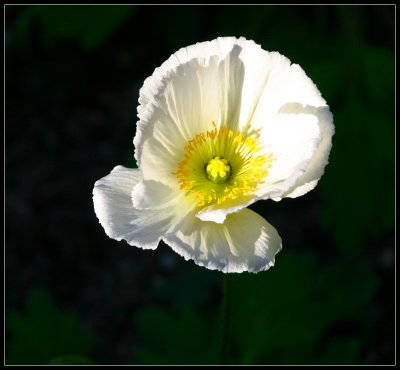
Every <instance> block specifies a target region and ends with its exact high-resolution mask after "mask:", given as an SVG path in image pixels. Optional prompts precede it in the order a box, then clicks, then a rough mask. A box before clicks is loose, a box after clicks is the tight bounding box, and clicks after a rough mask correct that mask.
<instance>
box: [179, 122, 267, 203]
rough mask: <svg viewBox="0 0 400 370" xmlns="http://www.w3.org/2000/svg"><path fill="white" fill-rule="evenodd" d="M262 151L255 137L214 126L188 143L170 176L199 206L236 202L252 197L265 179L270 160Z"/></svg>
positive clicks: (224, 127)
mask: <svg viewBox="0 0 400 370" xmlns="http://www.w3.org/2000/svg"><path fill="white" fill-rule="evenodd" d="M263 149H264V148H263V147H261V146H260V145H259V144H258V140H257V139H256V138H255V137H248V136H247V137H246V136H245V135H244V134H243V133H241V132H234V131H233V130H230V129H228V128H227V127H226V126H221V127H219V128H217V126H216V124H215V123H214V122H213V129H212V130H211V131H206V132H202V133H200V134H197V135H196V136H194V137H193V138H192V139H191V140H189V141H188V142H187V144H186V146H185V149H184V155H183V159H182V160H181V161H180V162H179V163H178V165H177V170H176V171H175V172H173V175H175V176H176V178H177V180H178V183H179V184H180V188H181V189H182V190H183V191H185V192H186V195H187V196H188V197H189V198H190V199H192V200H193V201H194V202H195V203H197V205H198V206H206V205H210V204H214V203H217V204H226V203H229V202H233V201H234V202H237V201H238V200H239V201H240V199H241V198H243V199H244V198H246V199H247V197H251V196H252V195H254V193H255V191H256V190H257V188H258V187H259V186H260V185H261V184H262V183H263V182H264V180H265V178H266V177H267V175H268V170H269V168H270V167H271V166H272V161H273V156H272V154H271V153H265V151H263Z"/></svg>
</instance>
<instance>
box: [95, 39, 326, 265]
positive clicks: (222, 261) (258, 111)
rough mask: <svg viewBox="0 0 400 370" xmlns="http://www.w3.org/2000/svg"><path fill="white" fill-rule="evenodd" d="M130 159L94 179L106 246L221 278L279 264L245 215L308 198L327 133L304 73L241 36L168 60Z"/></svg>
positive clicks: (261, 226) (146, 94)
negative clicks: (164, 247) (162, 251)
mask: <svg viewBox="0 0 400 370" xmlns="http://www.w3.org/2000/svg"><path fill="white" fill-rule="evenodd" d="M138 117H139V121H138V123H137V130H136V136H135V138H134V144H135V158H136V160H137V163H138V167H139V168H138V169H127V168H125V167H122V166H117V167H115V168H114V169H113V170H112V171H111V173H110V174H109V175H107V176H106V177H103V178H102V179H100V180H99V181H97V182H96V184H95V187H94V190H93V194H94V197H93V200H94V208H95V212H96V215H97V217H98V219H99V220H100V223H101V225H102V226H103V228H104V230H105V232H106V233H107V235H108V236H109V237H110V238H113V239H116V240H121V239H125V240H126V241H127V242H128V243H129V244H130V245H134V246H138V247H141V248H144V249H155V248H157V245H158V244H159V242H160V240H163V241H164V242H165V243H166V244H168V245H169V246H170V247H171V248H172V249H173V250H174V251H175V252H177V253H178V254H180V255H181V256H183V257H184V258H185V259H192V260H194V262H195V263H197V264H198V265H201V266H205V267H207V268H209V269H217V270H221V271H223V272H243V271H251V272H258V271H262V270H266V269H268V268H269V267H270V266H272V265H273V264H274V260H275V254H276V253H277V252H278V251H279V250H280V249H281V238H280V237H279V235H278V233H277V231H276V230H275V229H274V227H273V226H271V225H270V224H269V223H268V222H267V221H265V220H264V219H263V218H262V217H261V216H259V215H258V214H256V213H255V212H253V211H251V210H249V209H247V208H246V207H247V206H248V205H250V204H251V203H253V202H255V201H257V200H260V199H269V198H271V199H273V200H276V201H278V200H280V199H282V198H284V197H291V198H295V197H298V196H300V195H303V194H305V193H307V192H308V191H310V190H312V189H313V188H314V187H315V186H316V185H317V182H318V180H319V178H320V177H321V176H322V174H323V171H324V167H325V165H326V164H327V163H328V156H329V152H330V149H331V145H332V144H331V139H332V135H333V133H334V126H333V123H332V115H331V113H330V111H329V108H328V106H327V104H326V102H325V100H324V99H323V98H322V97H321V94H320V92H319V91H318V89H317V87H316V86H315V85H314V84H313V82H312V81H311V80H310V79H309V78H308V77H307V76H306V74H305V73H304V71H303V70H302V69H301V67H300V66H298V65H296V64H291V63H290V61H289V60H288V59H287V58H286V57H284V56H282V55H281V54H279V53H277V52H267V51H265V50H263V49H261V47H260V46H259V45H257V44H255V43H254V42H253V41H248V40H246V39H244V38H239V39H237V38H234V37H221V38H218V39H216V40H213V41H210V42H202V43H198V44H195V45H192V46H189V47H186V48H183V49H180V50H179V51H177V52H176V53H175V54H173V55H172V56H171V57H170V58H169V59H168V60H167V61H166V62H164V63H163V64H162V65H161V67H159V68H156V69H155V71H154V73H153V75H152V76H151V77H149V78H147V79H146V80H145V82H144V85H143V87H142V89H141V90H140V97H139V107H138Z"/></svg>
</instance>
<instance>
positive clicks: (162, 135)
mask: <svg viewBox="0 0 400 370" xmlns="http://www.w3.org/2000/svg"><path fill="white" fill-rule="evenodd" d="M248 43H251V44H252V45H253V44H254V43H253V42H249V41H247V40H245V39H243V38H241V39H236V38H233V37H228V38H218V39H216V40H213V41H211V42H204V43H198V44H196V45H192V46H190V47H188V48H184V49H181V50H179V51H178V52H176V53H175V54H173V55H172V56H171V57H170V58H169V59H168V60H167V61H166V62H165V63H164V64H163V65H162V66H161V67H160V68H157V69H156V70H155V71H154V73H153V75H152V76H151V77H150V78H149V79H147V80H146V81H145V83H144V86H143V87H142V89H141V91H140V99H139V102H140V104H141V105H140V107H139V108H138V116H139V118H140V121H139V122H138V125H137V134H136V136H135V139H134V143H135V147H136V152H135V157H136V159H137V161H138V164H139V167H140V168H141V170H142V173H143V177H144V179H145V180H156V181H162V182H164V183H165V184H168V185H169V186H173V184H174V183H176V178H175V177H174V176H173V175H172V173H173V172H174V171H175V170H176V167H177V164H178V163H179V162H180V161H181V160H182V159H183V153H184V148H185V146H186V144H187V143H188V141H189V140H190V139H192V138H193V137H194V136H195V135H197V134H199V133H202V132H205V131H207V130H211V129H212V128H213V126H212V122H215V123H216V124H217V125H222V124H224V125H228V126H229V127H232V128H233V127H237V125H238V122H239V115H240V107H241V91H242V84H243V81H244V78H245V68H244V65H243V62H242V61H241V59H240V55H241V53H242V51H243V49H244V48H245V46H246V45H247V44H248Z"/></svg>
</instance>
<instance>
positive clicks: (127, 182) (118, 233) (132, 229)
mask: <svg viewBox="0 0 400 370" xmlns="http://www.w3.org/2000/svg"><path fill="white" fill-rule="evenodd" d="M141 180H142V175H141V173H140V171H139V170H137V169H128V168H125V167H123V166H117V167H115V168H114V169H113V170H112V171H111V173H110V174H109V175H107V176H105V177H103V178H102V179H100V180H98V181H96V183H95V185H94V189H93V202H94V209H95V212H96V216H97V218H98V219H99V221H100V224H101V225H102V226H103V228H104V230H105V232H106V234H107V235H108V236H109V237H110V238H112V239H115V240H121V239H124V240H126V241H127V242H128V244H130V245H134V246H137V247H140V248H143V249H156V248H157V245H158V243H159V241H160V239H161V236H162V235H164V234H165V233H166V232H167V231H168V229H169V228H170V227H171V220H172V218H173V216H172V214H173V213H172V212H171V210H170V209H169V208H164V209H163V210H138V209H135V208H134V207H133V204H132V199H131V193H132V189H133V187H134V186H135V185H136V184H138V183H139V182H140V181H141Z"/></svg>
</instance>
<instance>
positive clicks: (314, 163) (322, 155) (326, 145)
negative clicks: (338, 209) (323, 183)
mask: <svg viewBox="0 0 400 370" xmlns="http://www.w3.org/2000/svg"><path fill="white" fill-rule="evenodd" d="M315 114H316V115H317V116H318V125H319V128H320V131H321V136H322V140H321V142H320V144H319V146H318V148H317V150H316V151H315V152H314V155H313V157H312V158H311V160H310V162H309V163H308V166H307V168H306V171H305V172H304V174H303V175H302V176H300V177H299V178H298V179H297V181H296V183H295V184H294V185H293V186H292V187H291V188H290V189H289V190H288V191H287V192H286V193H285V194H283V197H289V198H296V197H299V196H301V195H304V194H305V193H307V192H309V191H310V190H312V189H314V188H315V187H316V186H317V183H318V181H319V179H320V178H321V176H322V175H323V173H324V169H325V166H326V165H327V164H328V160H329V153H330V151H331V148H332V136H333V134H334V132H335V127H334V125H333V118H332V114H331V112H330V111H329V109H328V108H325V109H316V113H315Z"/></svg>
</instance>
